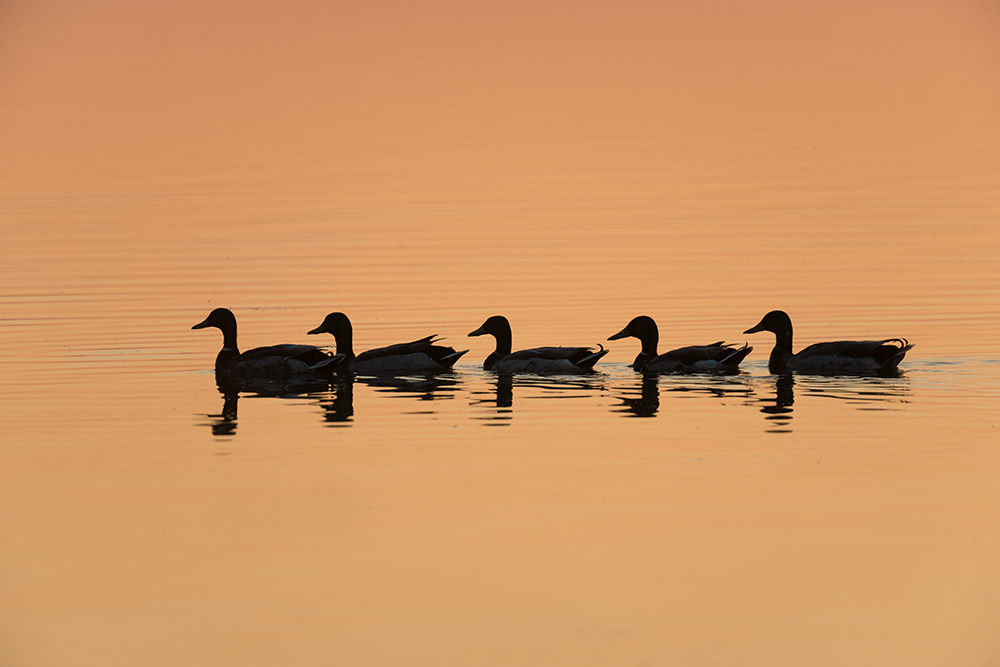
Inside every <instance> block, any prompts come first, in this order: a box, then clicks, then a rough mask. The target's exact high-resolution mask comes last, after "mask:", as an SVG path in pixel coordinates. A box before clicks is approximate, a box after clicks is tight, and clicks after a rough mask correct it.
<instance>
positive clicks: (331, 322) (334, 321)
mask: <svg viewBox="0 0 1000 667" xmlns="http://www.w3.org/2000/svg"><path fill="white" fill-rule="evenodd" d="M306 333H307V334H309V335H313V334H321V333H328V334H331V335H332V336H333V337H334V338H335V339H336V340H337V354H348V355H353V351H352V345H353V340H352V339H353V337H354V330H353V328H352V327H351V320H349V319H348V318H347V315H344V314H343V313H330V314H329V315H327V316H326V318H325V319H324V320H323V323H322V324H321V325H319V326H318V327H316V328H315V329H313V330H312V331H307V332H306Z"/></svg>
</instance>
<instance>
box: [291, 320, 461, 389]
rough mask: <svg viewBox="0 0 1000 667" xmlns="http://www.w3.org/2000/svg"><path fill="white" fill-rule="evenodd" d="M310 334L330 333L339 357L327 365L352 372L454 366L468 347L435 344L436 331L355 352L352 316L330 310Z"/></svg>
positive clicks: (327, 366)
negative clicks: (405, 341) (409, 340)
mask: <svg viewBox="0 0 1000 667" xmlns="http://www.w3.org/2000/svg"><path fill="white" fill-rule="evenodd" d="M307 333H308V334H310V335H315V334H321V333H328V334H331V335H333V337H334V338H335V339H336V341H337V354H336V357H334V358H333V359H331V361H330V363H329V364H326V365H325V366H324V369H330V370H333V371H334V372H338V373H343V372H352V373H375V374H378V373H396V372H405V371H419V372H424V373H426V372H433V371H445V370H451V368H452V367H453V366H454V365H455V362H456V361H458V360H459V359H461V358H462V355H464V354H465V353H466V352H468V350H461V351H456V350H455V349H454V348H451V347H446V346H444V345H436V344H435V343H437V342H438V341H439V340H440V339H438V338H437V335H436V334H435V335H432V336H426V337H424V338H421V339H420V340H415V341H413V342H410V343H398V344H396V345H389V346H388V347H379V348H375V349H373V350H367V351H365V352H362V353H361V354H359V355H356V356H355V354H354V346H353V345H354V344H353V339H354V329H353V327H352V326H351V320H350V319H348V317H347V315H345V314H344V313H330V314H329V315H327V316H326V318H325V319H324V320H323V323H322V324H320V325H319V326H318V327H316V328H315V329H313V330H312V331H309V332H307Z"/></svg>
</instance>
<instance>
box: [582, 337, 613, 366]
mask: <svg viewBox="0 0 1000 667" xmlns="http://www.w3.org/2000/svg"><path fill="white" fill-rule="evenodd" d="M597 347H598V348H600V349H599V350H598V351H597V352H593V353H591V354H588V355H587V356H585V357H583V358H582V359H580V360H579V361H577V362H576V365H577V366H579V367H580V368H593V367H594V364H596V363H597V362H598V361H599V360H600V358H601V357H603V356H604V355H605V354H607V353H608V352H610V351H611V350H609V349H605V348H604V346H603V345H601V344H600V343H598V344H597Z"/></svg>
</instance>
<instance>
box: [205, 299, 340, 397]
mask: <svg viewBox="0 0 1000 667" xmlns="http://www.w3.org/2000/svg"><path fill="white" fill-rule="evenodd" d="M209 327H215V328H217V329H219V330H220V331H222V337H223V343H222V349H221V350H220V351H219V354H218V355H217V356H216V357H215V374H216V376H218V377H220V378H223V379H234V380H236V379H242V380H246V379H253V378H287V377H296V376H314V375H316V374H317V370H316V369H317V367H321V366H322V365H323V364H327V363H329V361H330V359H331V355H330V353H329V352H327V351H326V350H324V349H322V348H319V347H316V346H314V345H294V344H282V345H271V346H268V347H255V348H253V349H251V350H247V351H246V352H240V350H239V347H238V346H237V344H236V316H235V315H233V312H232V311H231V310H229V309H228V308H216V309H215V310H213V311H212V312H211V313H209V315H208V317H206V318H205V319H204V320H203V321H202V322H199V323H198V324H196V325H194V326H193V327H191V328H192V329H207V328H209Z"/></svg>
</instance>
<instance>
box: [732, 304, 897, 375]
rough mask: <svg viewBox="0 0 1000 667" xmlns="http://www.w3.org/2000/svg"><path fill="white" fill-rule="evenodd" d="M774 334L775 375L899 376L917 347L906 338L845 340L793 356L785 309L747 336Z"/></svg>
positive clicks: (770, 361)
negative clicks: (908, 353)
mask: <svg viewBox="0 0 1000 667" xmlns="http://www.w3.org/2000/svg"><path fill="white" fill-rule="evenodd" d="M759 331H770V332H772V333H773V334H774V335H775V344H774V349H773V350H771V356H770V357H769V358H768V363H767V368H768V370H769V371H771V373H774V374H775V375H780V374H785V373H814V374H820V375H878V374H885V373H895V372H897V371H898V367H899V362H901V361H902V360H903V357H905V356H906V353H907V352H908V351H909V350H911V349H912V348H913V345H912V344H911V343H909V342H908V341H907V340H906V339H905V338H886V339H884V340H841V341H833V342H829V343H815V344H813V345H810V346H809V347H806V348H804V349H802V350H800V351H799V352H797V353H792V320H791V318H790V317H789V316H788V314H787V313H785V312H784V311H781V310H772V311H771V312H769V313H768V314H767V315H765V316H764V318H763V319H762V320H761V321H760V322H759V323H758V324H757V325H756V326H754V327H752V328H750V329H747V330H746V331H745V332H744V333H748V334H750V333H757V332H759Z"/></svg>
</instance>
